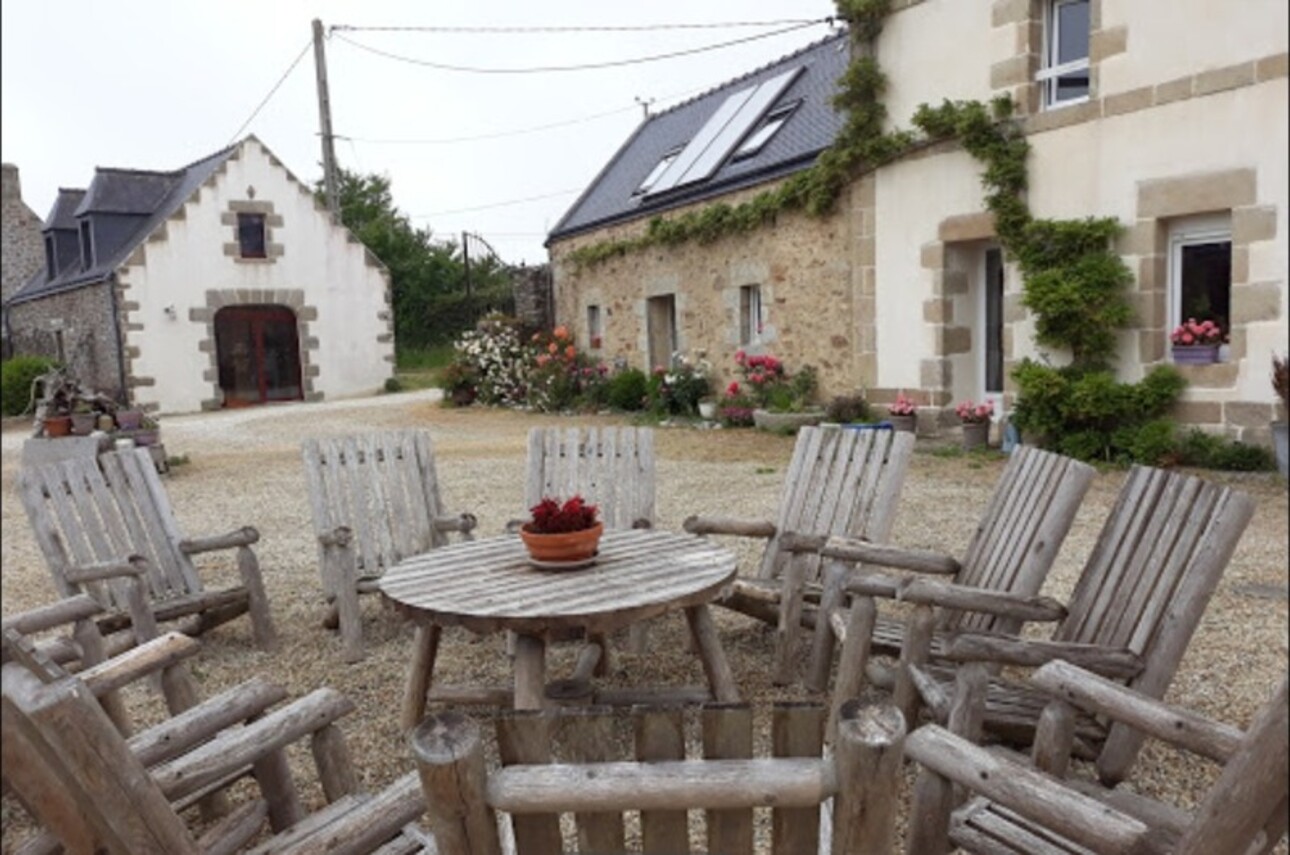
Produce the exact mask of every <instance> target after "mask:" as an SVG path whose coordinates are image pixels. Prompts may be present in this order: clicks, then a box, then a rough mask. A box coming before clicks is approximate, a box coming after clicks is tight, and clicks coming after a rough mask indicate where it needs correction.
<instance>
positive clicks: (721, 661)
mask: <svg viewBox="0 0 1290 855" xmlns="http://www.w3.org/2000/svg"><path fill="white" fill-rule="evenodd" d="M685 619H686V621H687V622H688V623H689V624H690V636H691V637H692V638H693V639H694V646H695V647H696V648H697V649H698V652H699V661H700V662H702V663H703V672H704V673H705V674H706V675H707V676H708V686H709V687H710V688H711V690H712V697H713V698H714V699H715V700H717V701H720V702H721V703H736V702H738V700H739V690H738V689H737V688H736V687H735V677H734V674H733V673H732V672H731V670H730V663H729V662H728V661H726V652H725V651H724V650H722V649H721V639H720V638H719V637H718V636H717V626H716V624H715V623H713V620H712V612H711V611H710V610H709V609H708V607H707V606H706V605H699V606H690V607H689V608H687V609H686V610H685Z"/></svg>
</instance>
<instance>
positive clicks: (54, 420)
mask: <svg viewBox="0 0 1290 855" xmlns="http://www.w3.org/2000/svg"><path fill="white" fill-rule="evenodd" d="M71 435H72V417H71V416H48V417H46V418H45V436H50V437H53V436H71Z"/></svg>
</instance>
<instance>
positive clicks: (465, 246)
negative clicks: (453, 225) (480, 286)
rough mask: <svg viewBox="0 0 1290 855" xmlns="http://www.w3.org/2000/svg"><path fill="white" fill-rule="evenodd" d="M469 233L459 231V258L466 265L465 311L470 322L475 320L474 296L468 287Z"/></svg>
mask: <svg viewBox="0 0 1290 855" xmlns="http://www.w3.org/2000/svg"><path fill="white" fill-rule="evenodd" d="M469 237H470V235H469V234H468V233H467V232H465V231H463V232H462V233H461V260H462V262H463V263H464V264H465V267H466V313H467V314H469V315H470V322H471V323H472V324H473V323H474V322H475V296H474V294H473V293H472V292H471V287H470V242H469V241H468V240H467V238H469Z"/></svg>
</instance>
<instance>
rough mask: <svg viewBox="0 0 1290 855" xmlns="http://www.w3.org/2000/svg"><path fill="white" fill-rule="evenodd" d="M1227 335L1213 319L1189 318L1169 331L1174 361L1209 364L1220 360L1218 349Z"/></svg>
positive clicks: (1186, 363)
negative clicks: (1199, 319)
mask: <svg viewBox="0 0 1290 855" xmlns="http://www.w3.org/2000/svg"><path fill="white" fill-rule="evenodd" d="M1225 338H1226V336H1225V335H1224V333H1223V328H1222V327H1220V326H1219V325H1218V324H1216V323H1214V322H1213V321H1211V320H1204V321H1198V320H1196V319H1195V318H1188V319H1187V320H1185V321H1183V322H1182V323H1181V324H1179V325H1178V326H1176V327H1174V329H1173V332H1171V333H1169V341H1170V343H1171V344H1172V345H1173V348H1172V349H1173V359H1174V362H1176V363H1178V364H1180V365H1208V364H1210V363H1213V362H1217V361H1218V350H1219V348H1220V347H1221V346H1222V344H1223V340H1224V339H1225Z"/></svg>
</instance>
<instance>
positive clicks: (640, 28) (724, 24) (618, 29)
mask: <svg viewBox="0 0 1290 855" xmlns="http://www.w3.org/2000/svg"><path fill="white" fill-rule="evenodd" d="M808 23H810V24H814V23H818V22H817V21H815V20H813V19H807V18H781V19H779V20H774V21H720V22H714V23H708V24H621V25H604V26H598V25H593V26H565V27H560V26H550V27H542V26H539V27H362V26H356V25H353V24H335V25H333V26H332V27H331V28H330V29H331V30H332V31H333V32H335V31H345V32H351V33H357V32H369V33H638V32H645V31H648V30H714V29H733V28H735V27H780V26H783V25H785V24H808Z"/></svg>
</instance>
